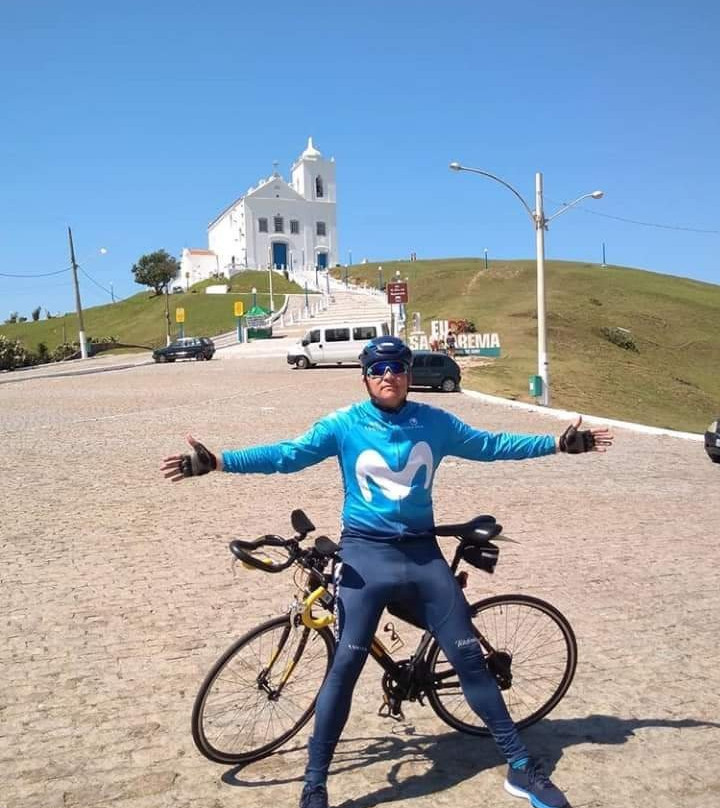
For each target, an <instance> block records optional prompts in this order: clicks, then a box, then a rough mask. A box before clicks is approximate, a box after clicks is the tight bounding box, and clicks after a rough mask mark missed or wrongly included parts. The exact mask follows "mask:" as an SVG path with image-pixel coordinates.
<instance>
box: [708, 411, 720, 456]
mask: <svg viewBox="0 0 720 808" xmlns="http://www.w3.org/2000/svg"><path fill="white" fill-rule="evenodd" d="M705 451H706V452H707V453H708V457H709V458H710V460H712V462H713V463H720V415H719V416H718V417H717V420H715V421H713V422H712V423H711V424H710V426H709V427H708V429H707V432H706V433H705Z"/></svg>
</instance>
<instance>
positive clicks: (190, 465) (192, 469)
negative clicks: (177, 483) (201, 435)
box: [180, 443, 217, 477]
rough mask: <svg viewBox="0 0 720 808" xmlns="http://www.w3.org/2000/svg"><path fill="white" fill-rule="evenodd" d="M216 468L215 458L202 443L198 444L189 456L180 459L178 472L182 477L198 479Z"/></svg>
mask: <svg viewBox="0 0 720 808" xmlns="http://www.w3.org/2000/svg"><path fill="white" fill-rule="evenodd" d="M216 468H217V457H215V455H214V454H213V453H212V452H211V451H210V450H209V449H208V448H207V447H206V446H203V445H202V443H198V444H197V445H196V446H195V449H194V450H193V451H192V452H191V453H190V454H185V455H183V456H182V458H181V459H180V471H181V472H182V475H183V477H199V476H200V475H201V474H209V473H210V472H211V471H215V469H216Z"/></svg>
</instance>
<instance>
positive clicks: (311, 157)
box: [178, 138, 338, 288]
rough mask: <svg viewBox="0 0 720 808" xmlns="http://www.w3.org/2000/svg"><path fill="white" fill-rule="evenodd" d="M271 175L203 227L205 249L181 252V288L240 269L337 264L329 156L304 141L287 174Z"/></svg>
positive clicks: (332, 170)
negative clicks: (285, 176)
mask: <svg viewBox="0 0 720 808" xmlns="http://www.w3.org/2000/svg"><path fill="white" fill-rule="evenodd" d="M290 172H291V173H290V182H286V181H285V180H284V179H283V178H282V177H281V176H280V174H279V173H278V171H277V164H275V171H273V174H272V176H270V177H267V178H265V179H261V180H260V181H259V182H258V184H257V185H256V186H255V187H252V188H249V189H248V190H247V193H245V194H244V195H243V196H241V197H240V198H239V199H236V200H235V201H234V202H233V203H232V204H231V205H229V206H228V207H227V208H225V210H223V211H222V212H221V213H220V214H219V215H218V216H217V217H216V218H215V219H213V221H212V222H210V224H209V225H208V249H206V250H205V249H191V248H188V247H186V248H184V249H183V252H182V259H181V264H180V275H181V277H180V278H179V279H178V280H179V282H180V283H182V285H183V286H185V287H186V288H187V287H189V286H190V285H192V284H193V283H197V282H198V281H201V280H205V279H206V278H210V277H213V276H214V275H224V276H226V277H228V278H229V277H231V276H232V275H234V274H235V273H236V272H241V271H242V270H244V269H267V268H268V266H272V267H274V268H275V269H278V270H286V271H288V272H296V271H301V270H313V269H315V268H318V269H326V268H328V267H331V266H335V264H337V263H338V242H337V224H336V215H335V158H333V157H331V158H330V159H329V160H326V159H325V158H324V157H323V155H322V154H321V153H320V152H319V151H318V150H317V149H316V148H315V147H314V146H313V142H312V138H309V139H308V144H307V148H306V149H305V151H304V152H303V153H302V154H301V155H300V157H298V159H297V160H296V161H295V163H294V164H293V166H292V168H291V170H290Z"/></svg>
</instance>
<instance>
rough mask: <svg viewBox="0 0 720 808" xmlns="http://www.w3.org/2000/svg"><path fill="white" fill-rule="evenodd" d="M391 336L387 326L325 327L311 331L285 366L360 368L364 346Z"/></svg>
mask: <svg viewBox="0 0 720 808" xmlns="http://www.w3.org/2000/svg"><path fill="white" fill-rule="evenodd" d="M389 334H390V328H389V326H388V324H387V323H382V322H378V321H366V320H362V321H361V320H358V321H353V322H346V323H328V324H326V325H318V326H317V327H316V328H311V329H310V330H309V331H308V332H307V333H306V334H304V336H303V338H302V339H301V340H300V341H299V342H297V343H296V344H295V345H294V346H293V347H292V348H290V350H289V351H288V354H287V361H288V365H295V366H296V367H298V368H309V367H312V366H313V365H342V364H344V363H346V362H349V363H353V364H356V365H357V364H359V362H358V356H359V355H360V352H361V351H362V349H363V348H364V347H365V345H366V344H367V342H368V341H369V340H371V339H374V338H375V337H386V336H388V335H389Z"/></svg>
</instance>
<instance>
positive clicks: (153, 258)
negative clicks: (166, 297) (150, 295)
mask: <svg viewBox="0 0 720 808" xmlns="http://www.w3.org/2000/svg"><path fill="white" fill-rule="evenodd" d="M179 270H180V265H179V264H178V261H177V259H176V258H173V257H172V255H170V254H169V253H167V252H166V251H165V250H157V251H156V252H153V253H148V254H147V255H142V256H141V257H140V258H139V259H138V262H137V264H133V268H132V271H133V275H134V276H135V283H139V284H140V285H141V286H151V287H152V288H153V289H154V290H155V294H156V295H159V294H161V293H162V290H163V289H164V288H165V287H166V286H167V285H168V284H169V283H170V281H171V280H172V279H173V278H175V277H176V276H177V274H178V272H179Z"/></svg>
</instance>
